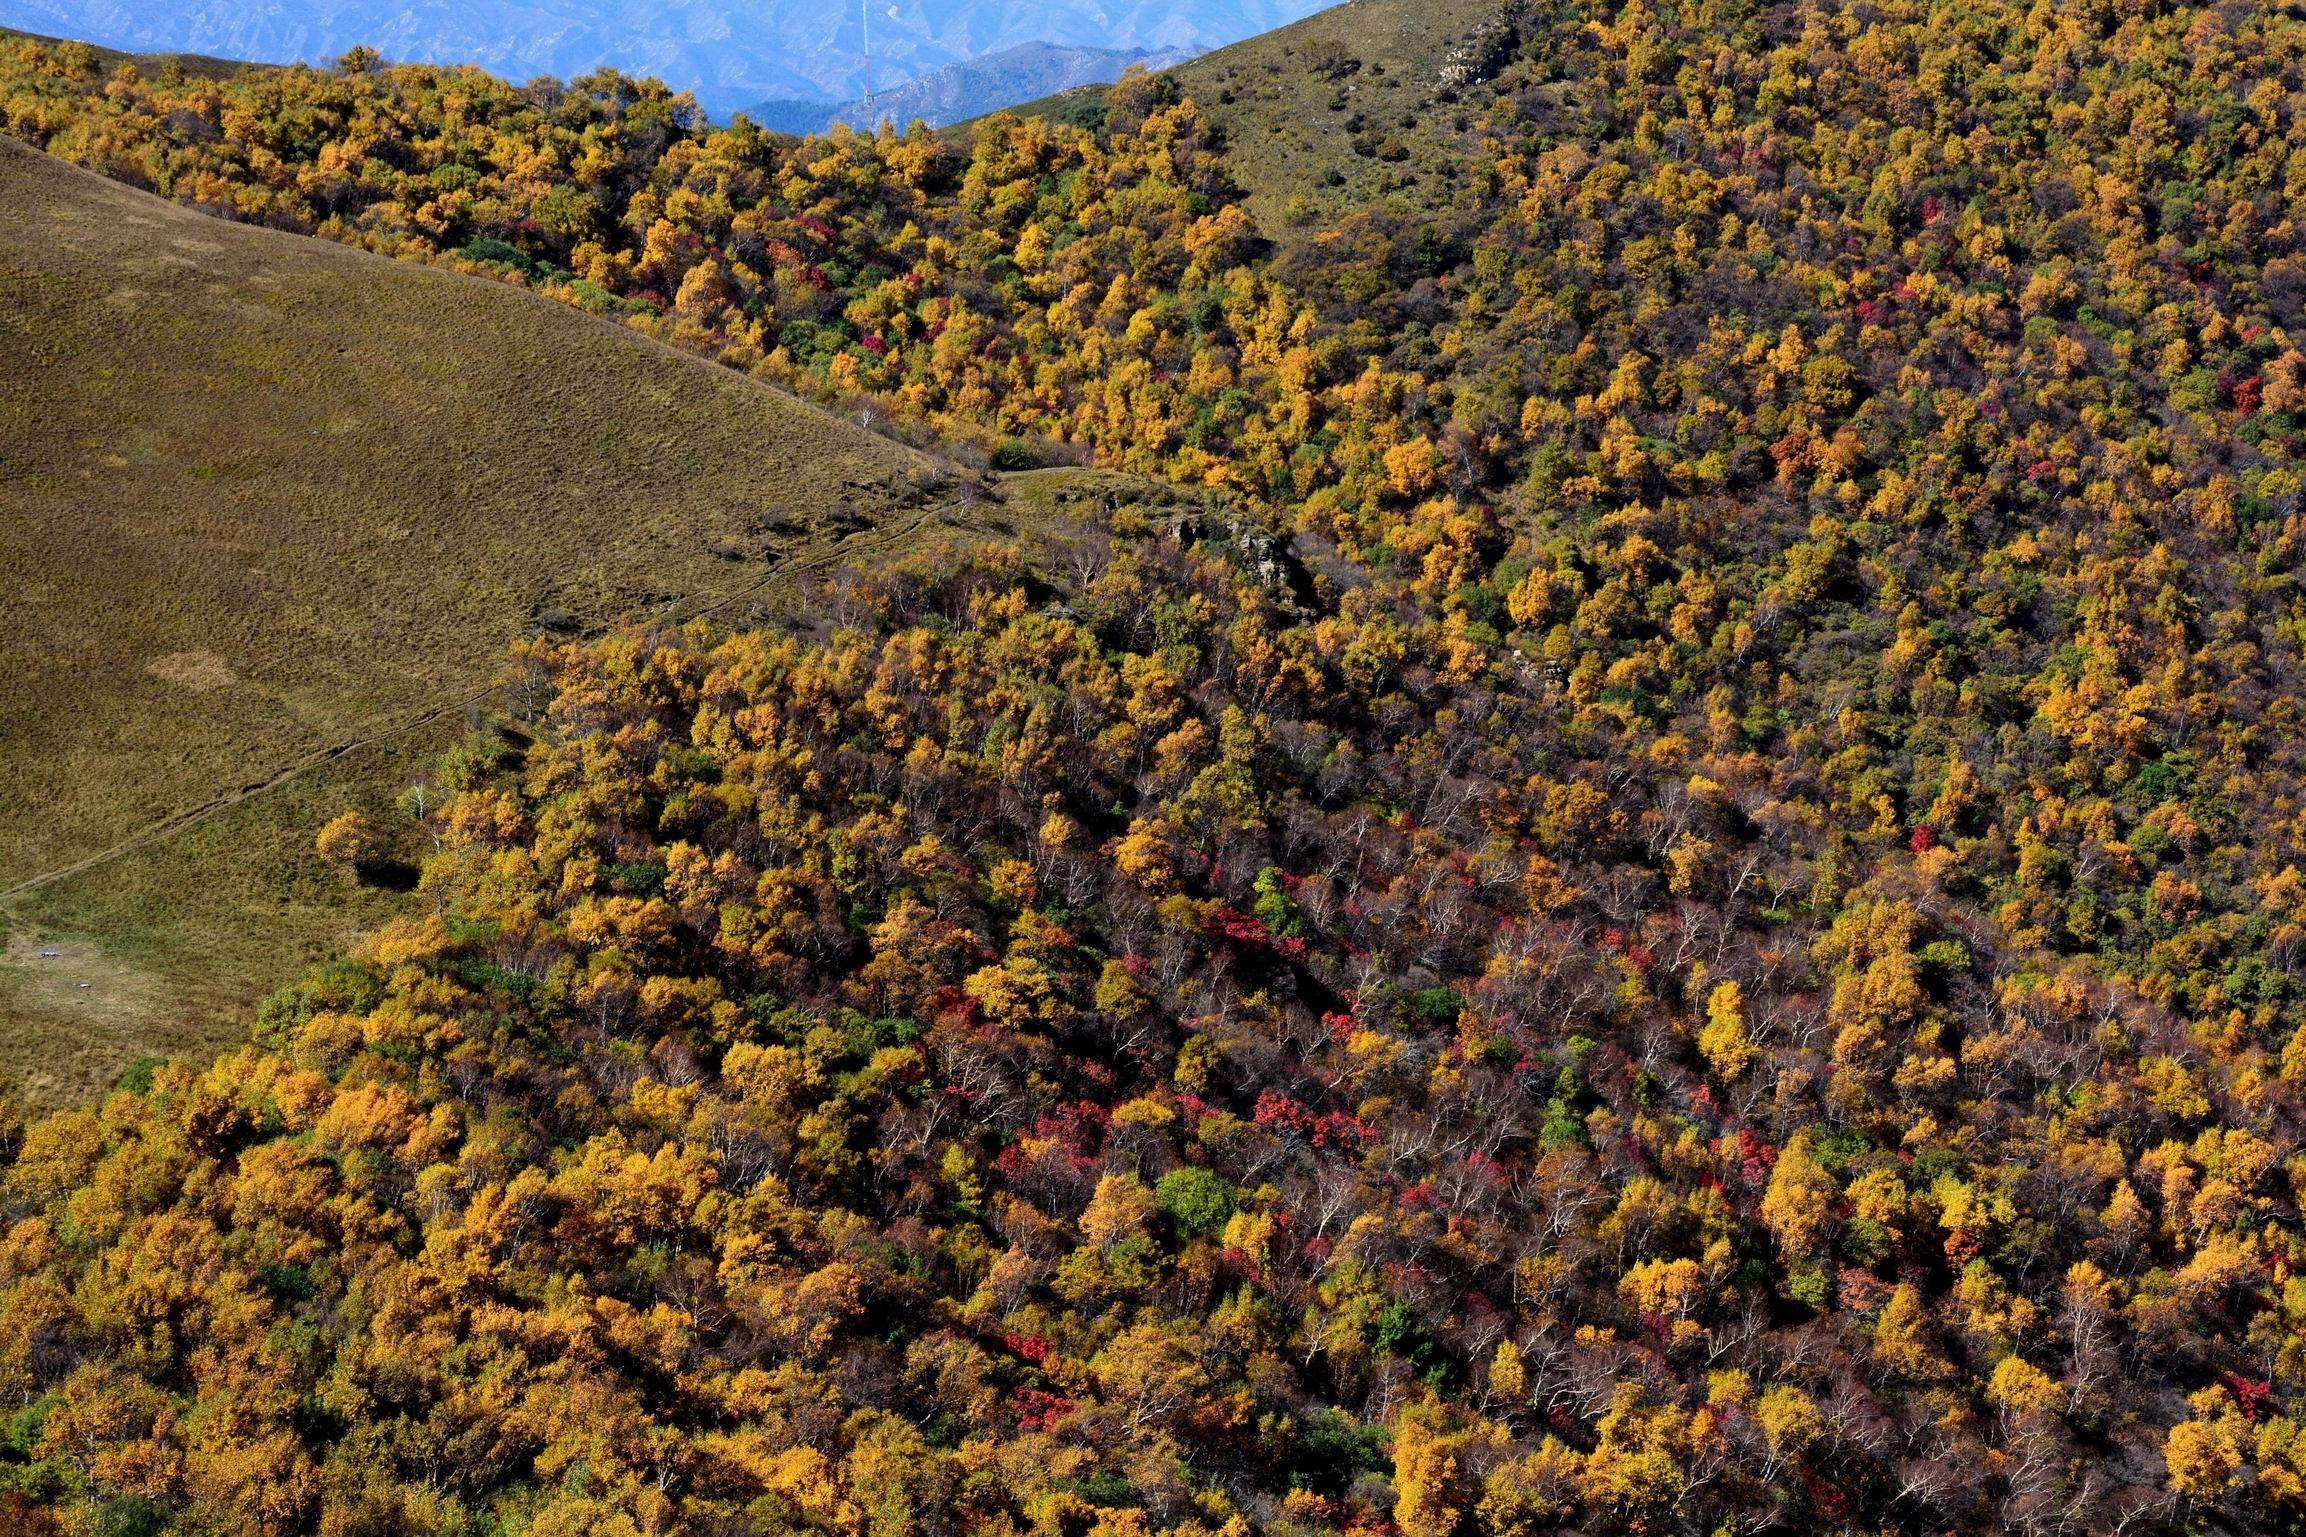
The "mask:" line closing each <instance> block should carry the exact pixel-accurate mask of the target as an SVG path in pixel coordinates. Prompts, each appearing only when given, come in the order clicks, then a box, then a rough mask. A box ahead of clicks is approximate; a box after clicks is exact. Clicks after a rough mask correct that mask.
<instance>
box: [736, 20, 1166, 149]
mask: <svg viewBox="0 0 2306 1537" xmlns="http://www.w3.org/2000/svg"><path fill="white" fill-rule="evenodd" d="M1193 56H1194V55H1193V52H1192V51H1191V50H1189V49H1183V48H1169V49H1164V50H1162V51H1161V52H1159V53H1149V52H1147V51H1146V50H1145V49H1142V48H1068V47H1065V46H1063V45H1061V44H1057V43H1039V42H1036V43H1022V44H1019V45H1018V46H1017V47H1015V48H1004V49H1002V50H1001V51H1000V52H999V53H995V54H988V55H987V56H986V57H984V58H981V59H970V60H967V61H965V62H963V63H960V64H948V65H946V66H945V67H944V68H943V69H940V70H936V71H933V72H932V73H930V74H927V75H923V76H922V77H921V78H920V79H918V80H914V81H909V82H907V83H906V84H904V85H901V86H898V87H897V88H896V89H895V90H889V91H880V92H877V93H876V94H874V95H872V96H870V97H859V98H857V99H856V100H854V101H846V102H840V103H838V104H829V103H826V102H822V101H792V100H774V101H763V102H758V103H756V104H754V105H753V106H750V107H747V108H745V116H747V117H749V118H751V119H752V120H753V121H754V122H756V123H758V124H760V125H761V126H762V127H763V128H767V129H769V130H771V131H772V132H775V133H791V134H811V133H823V132H825V131H826V130H827V129H829V128H831V127H833V125H834V124H836V123H846V124H847V125H848V126H850V127H851V128H855V129H859V130H861V131H866V132H870V131H871V130H872V129H874V128H875V127H877V126H879V124H880V123H881V121H882V120H883V119H884V118H885V119H887V120H888V121H890V122H892V123H894V124H896V125H897V126H898V127H899V128H902V127H904V126H905V125H906V124H907V123H910V122H912V121H913V120H914V119H916V118H918V119H919V120H920V121H922V122H925V123H927V124H928V125H929V126H930V127H932V128H942V127H944V126H945V125H946V124H948V123H959V122H965V121H967V120H968V119H970V118H973V117H982V116H984V115H985V114H986V113H988V112H998V111H999V110H1001V109H1002V108H1003V107H1013V106H1016V105H1017V104H1018V103H1020V102H1027V101H1032V100H1034V99H1036V98H1038V97H1043V96H1053V95H1055V94H1057V93H1058V92H1060V91H1070V90H1072V89H1074V88H1075V87H1077V86H1084V85H1105V84H1110V83H1111V82H1113V81H1115V80H1118V79H1120V78H1121V76H1122V75H1123V74H1124V73H1125V72H1126V71H1127V70H1128V69H1129V67H1130V66H1131V65H1133V64H1142V65H1143V66H1145V67H1146V68H1147V69H1151V70H1163V69H1167V68H1169V67H1170V66H1172V65H1175V64H1181V63H1183V62H1184V61H1185V60H1187V59H1189V58H1191V57H1193Z"/></svg>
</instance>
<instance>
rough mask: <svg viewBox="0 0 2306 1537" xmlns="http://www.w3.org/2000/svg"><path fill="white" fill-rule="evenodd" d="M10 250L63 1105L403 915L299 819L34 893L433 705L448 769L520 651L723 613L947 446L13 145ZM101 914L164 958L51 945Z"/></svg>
mask: <svg viewBox="0 0 2306 1537" xmlns="http://www.w3.org/2000/svg"><path fill="white" fill-rule="evenodd" d="M0 253H4V255H0V276H4V279H5V280H4V281H0V338H4V339H5V345H6V349H7V356H8V358H9V366H8V367H7V368H6V369H4V370H0V420H4V421H6V422H7V424H8V429H7V434H6V437H5V439H4V440H0V462H4V466H5V473H4V474H0V581H5V582H6V584H7V586H8V589H9V621H8V624H7V625H6V627H5V630H4V631H0V668H4V669H5V671H6V674H7V676H8V677H9V679H10V685H9V687H8V688H7V689H6V690H5V691H4V693H0V740H4V741H6V742H7V744H8V749H7V752H8V769H9V772H8V774H7V775H6V776H5V779H4V780H0V890H7V891H10V892H11V895H10V896H9V898H8V899H7V905H8V908H9V910H10V911H11V912H12V913H13V914H14V917H13V919H12V922H11V937H10V940H9V949H8V951H7V960H6V961H5V962H0V999H5V1000H6V1003H5V1005H4V1006H5V1007H6V1008H7V1010H8V1018H9V1024H8V1036H9V1038H8V1040H7V1041H6V1043H5V1048H4V1052H5V1061H6V1063H7V1065H8V1067H9V1068H11V1069H13V1070H15V1071H17V1072H19V1073H20V1074H23V1075H24V1076H25V1077H26V1078H27V1080H28V1082H29V1083H30V1084H31V1086H32V1087H33V1088H34V1090H35V1091H36V1092H38V1093H40V1094H41V1095H42V1097H44V1098H46V1097H53V1096H55V1095H57V1094H60V1093H65V1092H69V1091H75V1090H77V1091H82V1092H85V1091H86V1090H87V1089H89V1088H92V1087H94V1086H97V1085H100V1084H102V1083H104V1082H108V1081H109V1078H110V1075H111V1073H112V1072H115V1071H117V1070H118V1068H119V1066H121V1065H123V1064H124V1062H125V1061H126V1060H128V1059H129V1058H131V1057H133V1056H134V1055H135V1054H136V1050H135V1049H134V1048H135V1041H136V1039H137V1037H138V1035H139V1032H148V1033H146V1034H143V1035H142V1037H141V1039H142V1044H143V1045H144V1046H146V1047H161V1048H167V1047H174V1046H177V1045H180V1044H185V1043H189V1042H191V1041H195V1040H200V1039H203V1038H207V1039H213V1036H212V1035H210V1034H209V1032H210V1031H212V1030H213V1029H214V1028H215V1021H216V1020H217V1018H218V1014H217V1013H216V1009H217V1007H218V1005H224V1006H226V1007H229V1008H231V1009H234V1010H237V1009H241V1008H244V1007H245V1006H246V1005H247V1004H248V1003H249V1002H250V1001H252V999H253V998H254V997H255V996H257V995H258V994H260V993H261V992H262V991H263V990H264V989H265V988H267V987H269V986H271V985H274V984H275V983H277V982H278V981H280V980H283V979H284V978H285V977H287V976H289V975H293V974H294V972H295V971H297V970H298V969H301V967H302V966H303V965H305V964H307V963H308V962H309V960H310V959H311V958H312V957H311V956H310V955H309V954H308V953H307V952H308V949H309V947H311V946H313V945H325V946H326V947H327V948H329V949H334V948H336V947H338V946H340V945H341V944H342V943H343V942H344V941H345V940H346V939H347V938H348V937H349V935H350V932H351V931H350V930H349V929H348V928H347V923H348V921H350V920H352V919H356V918H357V917H358V916H359V915H361V914H362V913H363V912H366V913H368V914H369V915H371V916H373V914H374V911H375V909H374V903H373V901H372V900H356V901H355V902H354V904H353V906H352V908H351V909H350V911H349V912H347V911H345V909H344V904H343V899H342V898H341V897H335V896H331V895H329V894H327V893H326V892H325V891H314V890H311V889H308V888H309V887H310V886H311V885H313V884H314V883H316V882H318V881H319V880H320V878H321V876H322V873H323V872H321V871H320V870H319V869H318V868H317V866H314V865H312V864H311V862H310V860H309V857H308V856H307V855H306V854H305V853H304V850H305V848H306V847H307V846H308V845H309V843H310V840H311V827H310V825H308V824H302V823H300V822H297V821H295V820H293V819H292V820H291V821H290V822H289V823H288V824H287V825H284V826H280V827H279V828H278V836H279V838H280V840H281V842H280V843H278V844H275V843H274V841H273V837H272V834H271V832H270V831H267V832H266V833H265V834H263V835H261V836H255V837H251V838H234V839H231V840H229V842H230V846H231V847H230V852H228V853H226V854H225V855H224V856H223V857H222V858H221V859H219V858H218V857H217V854H216V851H215V850H213V849H211V850H209V851H207V852H206V853H205V854H204V855H203V856H202V857H199V858H193V857H191V856H190V854H189V852H188V848H187V846H185V845H182V844H181V843H180V842H179V841H177V840H163V841H160V842H156V843H154V844H152V845H150V846H149V847H145V848H139V849H138V850H136V851H135V852H133V853H132V854H130V855H129V856H127V857H126V858H125V859H117V860H107V861H105V862H104V863H102V864H100V865H98V866H96V867H94V868H92V869H91V870H90V871H89V872H88V873H87V874H86V875H83V876H77V877H75V876H72V875H70V874H64V875H62V876H61V877H59V878H55V879H51V880H48V881H47V882H45V883H44V884H42V885H41V886H40V887H39V888H38V889H36V890H25V891H16V890H13V888H19V887H21V886H23V885H24V884H25V883H27V882H32V881H35V880H40V879H42V878H43V877H58V873H59V872H70V871H72V870H73V869H74V867H76V866H78V865H80V864H81V863H83V862H84V861H89V860H91V859H97V858H100V857H101V856H103V855H105V854H106V853H107V852H108V851H110V850H112V849H114V848H115V847H117V846H119V845H121V844H123V843H126V842H128V841H130V840H133V839H135V838H137V837H139V836H140V835H143V834H145V833H146V832H148V831H149V830H151V829H154V828H155V827H158V826H162V825H166V824H169V823H171V822H173V821H175V820H178V819H181V818H184V817H186V816H188V815H190V814H192V813H195V812H197V811H200V810H201V809H202V808H206V807H210V806H212V805H215V804H216V803H218V802H221V801H229V800H231V799H233V798H235V797H238V796H240V795H242V794H244V793H245V792H247V791H248V790H250V789H251V788H252V787H255V786H259V785H264V784H266V783H268V782H269V781H271V780H272V779H273V778H274V777H275V776H276V775H279V774H282V773H284V772H287V771H290V770H296V769H301V768H306V767H308V766H309V767H311V768H314V769H319V770H321V771H322V772H324V773H325V774H327V775H328V776H329V777H330V778H331V780H332V781H335V782H346V783H349V782H352V781H348V780H347V779H346V774H347V772H348V770H349V768H350V766H349V765H343V764H336V765H330V766H328V767H326V768H325V769H322V760H323V759H324V758H326V757H328V755H330V754H333V753H335V752H337V751H339V750H340V749H343V748H346V747H348V746H350V745H352V744H356V743H365V742H369V741H372V740H375V739H378V738H393V741H392V742H390V743H388V744H387V745H386V746H385V747H383V748H380V749H375V750H364V751H363V753H362V754H361V756H364V757H383V756H390V755H391V754H393V753H394V752H395V751H396V750H397V748H398V745H399V739H398V737H397V736H396V734H397V733H406V732H415V733H417V734H418V737H419V738H420V739H422V740H423V741H424V744H425V745H424V746H423V748H422V750H421V753H420V754H419V757H429V756H430V755H431V754H432V753H433V752H435V751H437V748H438V744H439V742H440V740H441V738H440V736H439V735H438V734H437V733H435V734H433V735H431V736H429V737H425V736H423V727H424V725H425V723H427V722H429V721H431V720H432V719H434V718H435V717H436V716H437V717H443V718H444V719H445V721H446V722H447V725H448V726H449V728H450V729H451V731H452V733H453V731H455V730H461V729H462V720H461V713H462V705H463V703H464V702H465V701H468V700H473V699H475V698H476V697H477V696H478V695H480V694H481V693H482V692H484V691H485V690H486V688H487V687H488V685H489V683H490V681H491V679H492V678H493V677H494V676H495V674H496V672H497V670H498V669H499V667H500V666H501V661H502V658H503V656H504V653H505V648H506V646H507V645H508V644H509V643H510V642H511V641H513V640H514V639H516V638H518V637H520V636H522V635H524V634H530V633H535V632H536V631H538V630H539V629H542V628H557V629H564V630H576V629H586V628H595V627H598V626H599V625H601V624H602V623H604V622H607V621H609V620H612V619H616V618H622V617H627V616H633V615H639V614H644V613H645V614H664V615H668V616H671V615H678V614H680V613H684V612H694V611H697V610H698V609H701V608H703V607H706V606H709V605H711V604H713V603H715V602H717V601H720V600H723V599H726V598H728V597H731V596H732V595H736V594H739V593H742V592H744V591H746V590H748V589H749V588H751V587H753V586H756V585H758V584H760V583H761V582H762V581H764V580H765V579H767V578H768V577H769V576H770V575H771V573H772V572H773V571H774V570H775V569H776V566H777V564H778V563H779V562H780V561H782V560H784V559H788V558H790V557H791V556H792V555H793V553H794V552H796V551H799V552H803V553H807V552H810V551H813V550H815V549H817V548H818V547H819V546H820V544H827V545H829V543H830V542H831V540H832V539H837V538H838V537H839V533H840V530H834V531H832V532H831V534H830V536H829V537H825V536H821V535H820V533H819V531H820V530H823V529H825V527H826V525H827V524H828V523H830V522H833V521H836V520H837V521H840V522H843V523H845V524H846V525H847V527H848V528H850V529H857V528H863V527H865V526H867V525H868V524H870V523H877V522H879V521H881V520H883V519H884V518H890V517H895V518H900V519H903V518H911V517H914V516H916V515H917V514H918V510H919V508H920V506H922V505H924V504H925V503H926V501H927V500H928V498H929V493H930V490H931V488H932V486H933V484H934V477H935V471H934V469H933V466H932V464H931V461H929V460H928V459H926V458H924V457H922V456H920V455H918V454H915V453H912V452H910V451H908V450H906V449H903V448H901V447H898V446H896V445H894V444H891V443H889V442H887V441H886V440H884V439H881V438H878V437H875V436H873V435H872V434H870V433H867V432H864V431H862V430H860V429H858V428H856V427H854V426H851V425H848V424H845V423H842V422H839V421H836V420H833V419H831V418H828V417H827V416H826V415H824V414H823V413H822V412H820V411H818V410H816V409H814V408H811V407H808V406H804V405H801V404H799V403H798V402H795V401H793V400H791V399H789V398H787V397H783V396H780V395H778V394H776V393H774V392H772V391H770V390H767V389H764V388H762V387H760V386H758V385H756V384H753V383H751V382H750V381H747V380H744V379H740V378H737V377H735V376H733V375H731V374H728V373H726V372H724V371H720V370H716V369H713V368H711V367H710V366H708V365H706V364H703V363H700V362H698V361H696V360H693V359H690V358H686V357H682V356H680V355H678V354H676V353H673V352H669V351H667V350H665V349H663V348H662V347H660V346H658V345H656V344H655V343H652V342H649V341H646V340H643V339H642V338H639V337H636V336H633V335H631V334H629V333H626V332H623V331H620V330H618V329H617V328H615V327H613V326H609V325H606V324H603V323H601V322H599V321H596V320H592V319H589V318H587V317H585V316H583V315H580V314H576V313H574V312H571V311H569V310H567V309H564V308H561V307H558V306H554V305H550V304H545V303H542V302H540V301H538V300H536V299H534V298H531V297H529V296H527V295H524V294H520V293H518V292H514V291H511V290H508V289H505V288H503V287H501V286H499V285H494V284H489V283H484V282H479V281H476V280H473V279H469V278H461V277H457V276H454V275H450V274H445V273H430V272H424V271H420V270H416V269H412V268H409V267H405V266H396V265H393V264H390V263H384V262H379V261H377V260H376V259H375V258H373V257H369V256H365V255H362V254H361V253H358V252H353V251H346V250H342V249H338V248H335V247H331V246H327V245H323V244H319V243H316V242H312V241H307V240H299V239H296V238H294V237H291V236H288V235H282V234H277V233H273V232H269V231H262V230H252V229H246V228H241V227H236V226H233V225H230V224H225V223H222V222H219V221H217V220H213V219H207V218H203V217H201V216H200V215H198V214H195V213H192V212H190V211H189V210H185V209H180V208H174V207H171V206H169V205H167V204H165V203H161V202H157V201H155V200H153V199H151V198H149V197H147V196H145V195H143V194H141V193H137V192H133V191H130V190H128V189H126V188H123V187H119V186H116V185H113V184H111V183H109V182H106V181H103V180H101V179H99V178H96V177H93V176H90V175H89V174H87V173H86V172H84V171H79V170H76V169H73V168H72V167H69V166H66V165H63V164H61V163H59V162H57V161H55V160H52V159H49V158H48V157H46V156H43V155H40V154H37V153H35V152H33V151H31V150H27V149H25V148H23V147H22V146H21V145H18V144H15V143H13V142H12V141H0ZM843 505H845V506H846V507H847V508H848V509H849V511H848V512H846V513H842V512H839V511H838V509H839V508H840V507H841V506H843ZM731 557H735V558H731ZM397 761H399V762H400V764H401V766H402V767H403V768H408V767H410V766H411V761H412V760H410V759H408V758H407V757H405V756H403V757H401V758H400V759H398V760H397ZM356 777H357V776H356ZM391 788H392V789H397V788H398V787H397V786H392V787H391ZM389 794H390V790H389V789H388V791H387V796H388V798H389ZM265 815H266V814H264V813H255V814H249V815H242V816H241V817H240V822H239V825H241V826H243V827H245V828H250V829H253V828H255V827H257V826H259V825H266V824H264V820H263V819H264V816H265ZM131 890H133V891H135V892H136V893H137V895H136V896H134V897H133V898H131V897H129V896H128V895H127V893H128V892H130V891H131ZM66 940H68V941H70V942H71V943H73V944H75V945H85V946H94V947H97V948H98V949H99V950H101V951H103V952H105V953H106V954H107V956H108V959H107V961H106V963H105V964H106V965H121V966H133V967H134V968H135V970H136V971H137V972H138V973H139V974H140V980H139V982H138V983H137V985H136V986H135V987H133V988H131V987H123V986H120V985H118V983H117V982H116V981H115V980H111V979H99V980H98V982H97V985H96V986H93V987H90V988H87V989H82V988H79V987H78V986H77V983H78V982H80V981H85V980H90V976H89V975H84V974H81V973H78V972H73V971H70V970H69V969H68V968H67V967H64V966H56V965H45V966H43V965H38V964H33V963H34V962H37V961H39V959H40V958H39V957H38V956H37V954H36V953H34V952H36V951H37V950H38V949H39V948H42V947H44V946H46V945H48V944H51V943H55V942H58V941H66ZM28 956H29V960H28V959H27V957H28ZM58 959H65V958H64V957H59V958H58ZM59 978H61V979H63V982H68V983H70V984H71V985H69V986H65V985H62V982H59V981H58V979H59ZM81 993H86V994H89V995H92V996H89V997H85V998H84V997H79V996H70V995H77V994H81ZM60 994H63V995H66V996H59V995H60ZM92 1021H93V1022H94V1023H95V1024H96V1026H97V1029H96V1031H95V1033H93V1034H92V1033H91V1032H90V1028H89V1027H90V1024H91V1022H92Z"/></svg>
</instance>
